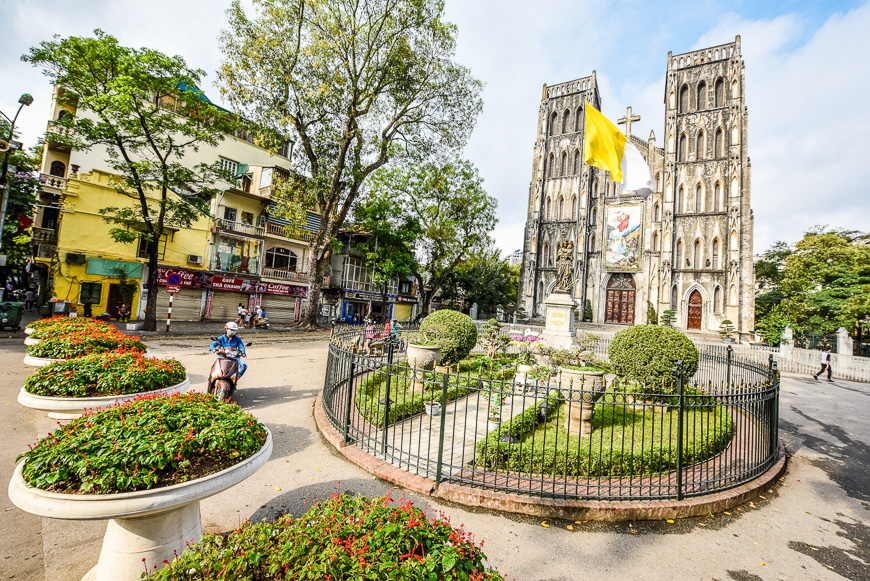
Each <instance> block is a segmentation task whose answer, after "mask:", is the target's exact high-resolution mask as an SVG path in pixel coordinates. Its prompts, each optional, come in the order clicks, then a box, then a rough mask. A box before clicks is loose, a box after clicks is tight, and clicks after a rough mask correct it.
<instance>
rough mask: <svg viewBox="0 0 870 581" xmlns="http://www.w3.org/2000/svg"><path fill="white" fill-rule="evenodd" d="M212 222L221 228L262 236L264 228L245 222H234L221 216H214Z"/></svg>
mask: <svg viewBox="0 0 870 581" xmlns="http://www.w3.org/2000/svg"><path fill="white" fill-rule="evenodd" d="M214 223H215V226H217V227H218V228H221V229H223V230H229V231H230V232H238V233H239V234H247V235H248V236H262V235H263V231H264V228H261V227H260V226H254V225H253V224H248V223H247V222H234V221H232V220H225V219H223V218H215V220H214Z"/></svg>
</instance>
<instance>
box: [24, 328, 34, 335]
mask: <svg viewBox="0 0 870 581" xmlns="http://www.w3.org/2000/svg"><path fill="white" fill-rule="evenodd" d="M34 331H36V329H33V328H31V327H24V334H25V335H30V334H31V333H33V332H34Z"/></svg>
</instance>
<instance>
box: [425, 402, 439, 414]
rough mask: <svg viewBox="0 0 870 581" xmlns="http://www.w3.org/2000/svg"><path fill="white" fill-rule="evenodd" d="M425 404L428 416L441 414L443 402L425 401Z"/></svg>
mask: <svg viewBox="0 0 870 581" xmlns="http://www.w3.org/2000/svg"><path fill="white" fill-rule="evenodd" d="M423 405H424V406H425V408H426V415H427V416H440V415H441V403H440V402H437V401H427V402H423Z"/></svg>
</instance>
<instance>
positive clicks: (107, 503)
mask: <svg viewBox="0 0 870 581" xmlns="http://www.w3.org/2000/svg"><path fill="white" fill-rule="evenodd" d="M271 454H272V434H271V433H270V432H269V430H268V429H267V430H266V442H265V443H264V444H263V447H262V448H260V450H259V451H257V452H256V453H255V454H254V455H253V456H251V457H250V458H247V459H246V460H243V461H242V462H240V463H239V464H236V465H235V466H231V467H230V468H227V469H226V470H222V471H221V472H217V473H215V474H211V475H209V476H205V477H203V478H198V479H196V480H192V481H190V482H185V483H183V484H176V485H174V486H166V487H163V488H155V489H153V490H140V491H138V492H124V493H120V494H60V493H56V492H46V491H44V490H40V489H38V488H34V487H32V486H30V485H29V484H27V482H25V481H24V477H23V476H22V472H23V467H24V462H23V461H22V462H20V463H19V464H18V466H17V467H16V468H15V473H14V474H13V476H12V480H11V481H10V482H9V499H10V500H11V501H12V503H13V504H15V506H17V507H18V508H20V509H21V510H25V511H27V512H29V513H32V514H35V515H38V516H43V517H48V518H58V519H70V520H109V526H108V527H107V528H106V535H105V537H103V548H102V551H100V560H99V562H98V563H97V566H96V567H94V569H92V570H91V571H90V572H89V573H88V575H87V576H86V577H85V579H88V580H94V581H139V579H140V578H141V576H142V572H143V571H144V570H145V569H146V568H147V569H148V570H149V571H153V570H154V565H157V568H158V569H160V568H162V567H163V560H164V559H166V560H167V561H172V559H173V557H174V555H173V552H176V553H177V554H181V553H182V552H183V551H184V549H185V548H186V547H187V543H189V542H191V540H192V541H193V542H196V541H199V539H200V537H201V536H202V522H201V519H200V512H199V501H200V500H202V499H204V498H208V497H209V496H212V495H214V494H217V493H218V492H221V491H223V490H226V489H228V488H230V487H232V486H234V485H236V484H238V483H239V482H241V481H242V480H244V479H245V478H247V477H248V476H250V475H251V474H253V473H254V472H256V471H257V470H258V469H260V468H261V467H262V466H263V465H264V464H265V463H266V461H268V460H269V457H270V456H271ZM143 559H144V563H143Z"/></svg>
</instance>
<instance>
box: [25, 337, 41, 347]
mask: <svg viewBox="0 0 870 581" xmlns="http://www.w3.org/2000/svg"><path fill="white" fill-rule="evenodd" d="M39 341H40V339H34V338H33V337H25V338H24V344H25V345H27V346H28V347H30V346H31V345H36V344H38V343H39Z"/></svg>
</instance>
